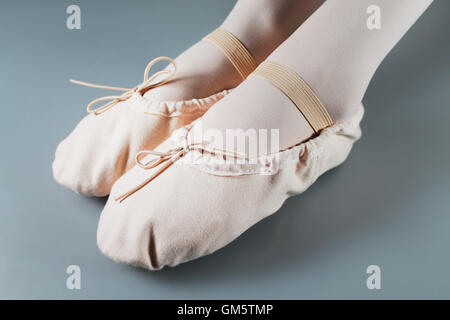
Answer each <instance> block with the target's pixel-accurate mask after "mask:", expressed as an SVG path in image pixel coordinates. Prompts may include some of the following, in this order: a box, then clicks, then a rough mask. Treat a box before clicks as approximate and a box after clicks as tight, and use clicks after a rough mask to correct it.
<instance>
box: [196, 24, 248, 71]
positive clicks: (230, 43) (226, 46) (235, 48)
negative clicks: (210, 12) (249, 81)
mask: <svg viewBox="0 0 450 320" xmlns="http://www.w3.org/2000/svg"><path fill="white" fill-rule="evenodd" d="M204 39H206V40H209V41H210V42H211V43H213V44H214V45H215V46H217V47H218V48H219V49H220V50H222V52H223V54H224V55H225V56H226V57H227V58H228V60H230V62H231V63H232V64H233V66H234V67H235V68H236V70H237V71H238V72H239V74H240V75H241V76H242V78H243V79H245V78H247V77H248V75H249V74H250V73H252V72H253V70H255V68H256V67H257V64H256V62H255V60H254V59H253V57H252V54H251V53H250V52H249V51H248V50H247V48H246V47H245V46H244V45H243V44H242V43H241V42H240V41H239V39H238V38H236V37H235V36H234V35H233V34H232V33H231V32H229V31H226V30H225V29H222V28H218V29H216V30H214V31H213V32H211V33H210V34H208V35H207V36H206V37H205V38H204Z"/></svg>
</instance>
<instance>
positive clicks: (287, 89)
mask: <svg viewBox="0 0 450 320" xmlns="http://www.w3.org/2000/svg"><path fill="white" fill-rule="evenodd" d="M252 75H255V76H259V77H262V78H264V79H266V80H268V81H269V82H270V83H272V84H273V85H274V86H276V87H277V88H278V89H280V90H281V91H282V92H283V93H284V94H285V95H286V96H288V98H289V99H291V101H292V102H293V103H294V104H295V106H296V107H297V108H298V110H300V112H301V113H302V114H303V116H304V117H305V118H306V120H307V121H308V123H309V124H310V125H311V127H312V128H313V130H314V131H315V132H316V133H318V132H319V131H320V130H322V129H324V128H326V127H329V126H331V125H332V124H333V119H331V116H330V114H329V113H328V111H327V109H325V107H324V105H323V104H322V102H320V100H319V98H318V97H317V96H316V94H315V93H314V91H313V90H312V89H311V88H310V86H309V85H308V84H307V83H306V82H305V81H304V80H303V79H302V78H301V77H300V76H299V75H298V74H297V73H296V72H295V71H293V70H291V69H289V68H288V67H286V66H283V65H281V64H279V63H276V62H272V61H264V62H263V63H261V64H260V65H259V66H258V68H256V70H255V71H253V73H252Z"/></svg>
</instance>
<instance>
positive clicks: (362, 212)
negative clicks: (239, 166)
mask: <svg viewBox="0 0 450 320" xmlns="http://www.w3.org/2000/svg"><path fill="white" fill-rule="evenodd" d="M69 4H79V5H80V6H81V11H82V29H81V30H78V31H77V30H68V29H67V28H66V25H65V21H66V17H67V15H66V13H65V10H66V7H67V6H68V5H69ZM233 5H234V1H224V0H214V1H213V0H202V1H199V0H192V1H181V0H178V1H174V0H170V1H169V0H167V1H150V0H148V1H123V0H122V1H87V0H86V1H17V0H15V1H5V0H2V1H1V4H0V40H1V45H0V65H1V72H0V93H1V102H0V106H1V116H0V142H1V157H0V174H1V176H0V177H1V179H0V298H8V299H15V298H44V299H46V298H57V299H58V298H61V299H68V298H70V299H79V298H101V299H103V298H147V299H155V298H157V299H171V298H180V299H183V298H295V299H300V298H363V299H379V298H450V253H449V249H448V244H449V242H450V233H449V232H448V230H449V225H450V216H449V213H450V210H449V208H450V193H449V191H450V148H449V136H450V126H449V120H450V109H449V101H450V99H449V98H450V91H449V86H450V72H449V70H450V68H449V67H450V58H449V57H450V43H449V41H448V40H449V30H450V20H449V19H448V15H449V13H450V1H446V0H440V1H439V0H436V1H435V2H434V3H433V5H432V6H431V7H430V8H429V10H428V11H427V12H426V13H425V14H424V15H423V16H422V18H421V19H420V20H419V21H418V23H417V24H416V25H415V26H414V27H413V28H412V29H411V30H410V32H409V33H408V34H407V35H406V36H405V37H404V38H403V40H402V41H401V42H400V43H399V45H398V46H397V47H396V48H395V49H394V50H393V51H392V52H391V54H390V55H389V56H388V57H387V59H386V60H385V61H384V63H383V64H382V66H381V67H380V68H379V70H378V71H377V73H376V75H375V77H374V78H373V80H372V82H371V85H370V88H369V90H368V91H367V94H366V96H365V99H364V102H365V105H366V116H365V119H364V121H363V124H362V126H363V132H364V133H363V138H362V139H361V140H360V142H358V143H357V144H356V146H355V148H354V150H353V152H352V154H351V156H350V158H349V159H348V161H347V162H346V163H345V164H344V165H342V166H341V167H339V168H337V169H336V170H333V171H331V172H329V173H327V174H326V175H325V176H323V177H322V178H321V179H320V180H319V181H318V182H317V183H315V184H314V185H313V186H312V187H311V188H310V189H309V190H308V191H307V192H306V193H304V194H303V195H300V196H296V197H294V198H291V199H289V200H288V201H287V202H286V204H285V205H284V206H283V208H282V209H281V210H280V211H279V212H278V213H276V214H275V215H273V216H271V217H270V218H268V219H265V220H264V221H262V222H260V223H259V224H257V225H256V226H254V227H253V228H251V229H250V230H249V231H247V232H246V233H245V234H244V235H242V236H241V237H240V238H239V239H237V240H236V241H234V242H233V243H232V244H230V245H228V246H227V247H226V248H224V249H222V250H219V251H218V252H217V253H215V254H213V255H210V256H208V257H205V258H201V259H198V260H196V261H194V262H191V263H188V264H184V265H181V266H179V267H177V268H172V269H171V268H168V269H164V270H162V271H160V272H155V273H151V272H147V271H145V270H139V269H135V268H132V267H128V266H126V265H120V264H116V263H114V262H112V261H110V260H108V259H107V258H105V257H103V256H102V255H101V253H100V252H99V250H98V249H97V247H96V239H95V234H96V226H97V220H98V217H99V214H100V212H101V210H102V206H103V204H104V202H105V199H89V198H85V197H83V196H79V195H76V194H74V193H73V192H71V191H70V190H67V189H65V188H63V187H61V186H59V185H58V184H56V183H55V182H54V181H53V179H52V174H51V162H52V160H53V154H54V151H55V148H56V145H57V143H58V142H59V141H60V140H61V139H63V138H64V137H65V136H66V135H67V134H68V133H69V132H70V131H71V130H72V129H73V127H74V126H75V124H76V123H77V122H78V121H79V120H80V119H81V118H82V117H83V116H84V115H85V109H84V108H85V105H86V103H87V102H88V101H90V100H91V99H92V98H95V97H98V96H99V95H100V94H101V93H100V91H97V90H95V89H88V88H83V87H78V86H75V85H71V84H70V83H69V82H68V79H69V78H70V77H74V78H76V79H83V80H88V81H95V82H97V83H105V84H111V85H118V86H133V85H135V84H137V83H139V82H140V81H141V74H142V73H143V68H144V67H145V65H146V64H147V62H148V61H149V60H150V59H152V58H154V57H157V56H159V55H168V56H173V57H174V56H176V55H177V54H178V53H180V52H182V51H183V50H184V49H185V48H186V47H188V46H189V45H191V44H193V43H195V42H196V41H197V40H198V39H200V38H201V37H202V36H204V35H205V34H206V33H208V32H209V31H211V30H213V29H214V28H215V27H216V26H218V25H219V24H220V23H221V21H222V20H223V19H224V18H225V16H226V15H227V13H228V12H229V10H230V9H231V8H232V6H233ZM70 264H77V265H79V266H80V267H81V270H82V289H81V290H73V291H70V290H67V289H66V286H65V281H66V277H67V275H66V273H65V270H66V267H67V266H68V265H70ZM371 264H377V265H379V266H380V267H381V269H382V283H381V285H382V289H381V290H368V289H367V288H366V278H367V275H366V268H367V266H368V265H371Z"/></svg>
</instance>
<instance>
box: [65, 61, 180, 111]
mask: <svg viewBox="0 0 450 320" xmlns="http://www.w3.org/2000/svg"><path fill="white" fill-rule="evenodd" d="M160 61H168V62H169V64H171V65H172V66H173V68H172V70H168V69H165V70H162V71H158V72H156V73H155V74H153V75H152V76H151V77H149V76H148V74H149V72H150V69H151V68H152V66H153V65H154V64H156V63H158V62H160ZM176 71H177V65H176V63H175V61H174V60H173V59H171V58H169V57H159V58H156V59H153V60H152V61H150V62H149V64H148V65H147V67H146V68H145V71H144V81H143V82H142V83H141V84H139V85H137V86H136V87H134V88H120V87H111V86H104V85H98V84H93V83H89V82H84V81H78V80H74V79H70V82H72V83H75V84H78V85H82V86H86V87H91V88H98V89H105V90H115V91H124V93H123V94H121V95H117V96H105V97H101V98H97V99H94V100H92V101H91V102H90V103H89V104H88V106H87V108H86V110H87V112H88V113H91V114H94V115H96V116H98V115H100V114H101V113H103V112H105V111H107V110H109V109H110V108H112V107H113V106H115V105H116V104H117V103H119V102H122V101H125V100H127V99H129V98H130V97H131V96H132V95H133V94H134V93H136V92H138V93H140V94H141V95H144V93H146V92H147V91H148V90H150V89H153V88H156V87H159V86H162V85H164V84H166V83H167V82H169V81H170V80H172V79H173V77H174V76H175V73H176ZM163 74H168V76H167V77H166V78H164V79H162V80H160V81H157V82H155V83H152V81H153V80H155V78H157V77H159V76H161V75H163ZM109 100H111V101H109ZM102 101H109V102H108V103H106V104H104V105H102V106H101V107H98V108H96V109H92V107H93V106H94V105H96V104H97V103H99V102H102Z"/></svg>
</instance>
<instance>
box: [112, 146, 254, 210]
mask: <svg viewBox="0 0 450 320" xmlns="http://www.w3.org/2000/svg"><path fill="white" fill-rule="evenodd" d="M209 145H210V143H209V142H205V141H204V142H197V143H194V142H192V143H188V141H187V139H185V140H184V142H183V143H182V144H181V145H180V146H178V147H175V148H172V149H169V150H168V151H167V152H158V151H155V150H142V151H139V152H138V153H136V157H135V160H136V164H137V165H138V166H139V167H140V168H142V169H144V170H148V169H152V168H156V167H157V166H159V165H161V167H160V168H159V169H158V170H156V171H155V172H154V173H153V174H151V175H150V177H148V178H147V179H146V180H145V181H144V182H142V183H141V184H139V185H138V186H136V187H134V188H133V189H131V190H130V191H128V192H126V193H124V194H122V195H120V196H118V197H116V198H115V199H114V200H116V201H119V202H122V201H124V200H125V199H127V198H128V197H129V196H131V195H132V194H134V193H135V192H137V191H139V190H140V189H142V188H143V187H144V186H146V185H147V184H148V183H150V182H151V181H152V180H153V179H155V178H156V177H157V176H159V175H160V174H161V173H162V172H164V171H165V170H166V169H167V168H169V167H170V166H171V165H172V164H174V163H175V162H176V161H177V160H178V159H180V158H182V157H183V156H185V155H186V154H187V153H188V152H189V151H191V150H198V151H207V152H209V153H213V154H217V155H221V156H223V157H234V158H239V159H246V156H245V154H242V153H240V152H237V151H230V150H226V149H221V148H217V147H214V146H212V145H211V146H210V147H207V146H209ZM148 156H155V158H153V159H150V160H148V161H145V162H144V160H145V159H147V157H148Z"/></svg>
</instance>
